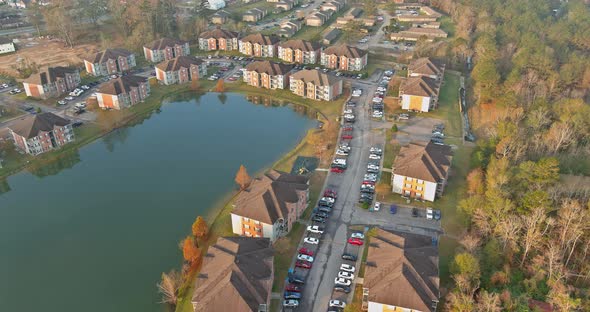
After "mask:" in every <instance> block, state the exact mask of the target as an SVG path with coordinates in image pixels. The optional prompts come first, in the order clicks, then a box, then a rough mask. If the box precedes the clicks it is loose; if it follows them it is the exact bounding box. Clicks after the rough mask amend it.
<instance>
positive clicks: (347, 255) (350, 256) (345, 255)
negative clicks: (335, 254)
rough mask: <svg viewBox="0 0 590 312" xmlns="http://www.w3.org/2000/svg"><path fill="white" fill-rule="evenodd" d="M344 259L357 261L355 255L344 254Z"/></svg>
mask: <svg viewBox="0 0 590 312" xmlns="http://www.w3.org/2000/svg"><path fill="white" fill-rule="evenodd" d="M342 259H344V260H350V261H356V256H355V255H351V254H347V253H344V254H342Z"/></svg>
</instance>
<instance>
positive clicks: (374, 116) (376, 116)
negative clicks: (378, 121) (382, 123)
mask: <svg viewBox="0 0 590 312" xmlns="http://www.w3.org/2000/svg"><path fill="white" fill-rule="evenodd" d="M382 117H383V113H379V112H374V113H373V118H382Z"/></svg>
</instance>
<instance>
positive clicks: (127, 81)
mask: <svg viewBox="0 0 590 312" xmlns="http://www.w3.org/2000/svg"><path fill="white" fill-rule="evenodd" d="M142 83H147V79H146V78H144V77H140V76H133V75H131V76H121V77H119V78H117V79H113V80H110V81H109V82H107V83H105V84H103V85H102V86H101V87H100V88H99V89H98V93H104V94H110V95H119V94H123V93H128V92H129V91H131V88H137V87H139V86H140V85H141V84H142Z"/></svg>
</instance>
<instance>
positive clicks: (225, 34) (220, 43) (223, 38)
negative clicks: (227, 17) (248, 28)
mask: <svg viewBox="0 0 590 312" xmlns="http://www.w3.org/2000/svg"><path fill="white" fill-rule="evenodd" d="M238 48H239V46H238V33H237V32H234V31H229V30H225V29H221V28H215V29H214V30H211V31H205V32H203V33H201V34H200V35H199V49H201V50H203V51H215V50H222V51H232V50H238Z"/></svg>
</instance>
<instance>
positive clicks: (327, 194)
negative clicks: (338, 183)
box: [324, 190, 336, 198]
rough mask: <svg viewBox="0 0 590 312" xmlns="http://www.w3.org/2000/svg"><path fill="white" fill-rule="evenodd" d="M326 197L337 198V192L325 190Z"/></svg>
mask: <svg viewBox="0 0 590 312" xmlns="http://www.w3.org/2000/svg"><path fill="white" fill-rule="evenodd" d="M324 197H332V198H336V192H334V191H333V190H325V191H324Z"/></svg>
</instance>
